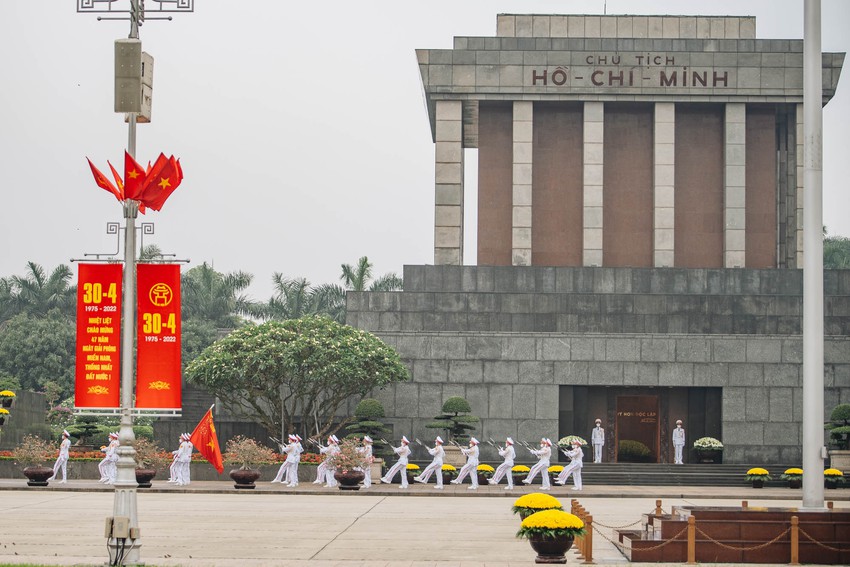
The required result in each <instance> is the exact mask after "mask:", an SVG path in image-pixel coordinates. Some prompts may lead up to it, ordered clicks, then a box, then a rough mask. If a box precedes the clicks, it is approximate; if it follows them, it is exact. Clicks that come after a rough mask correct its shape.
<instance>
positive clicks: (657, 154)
mask: <svg viewBox="0 0 850 567" xmlns="http://www.w3.org/2000/svg"><path fill="white" fill-rule="evenodd" d="M653 141H654V142H653V143H654V151H653V156H654V158H655V163H654V164H653V166H654V168H655V172H654V173H655V175H654V178H655V181H654V183H655V186H654V188H653V197H654V205H653V206H654V213H653V264H652V265H653V266H655V267H656V268H670V267H673V251H674V249H673V245H674V243H675V231H674V227H675V222H676V216H675V209H674V205H675V190H674V189H675V173H676V105H675V104H674V103H672V102H658V103H655V124H654V136H653Z"/></svg>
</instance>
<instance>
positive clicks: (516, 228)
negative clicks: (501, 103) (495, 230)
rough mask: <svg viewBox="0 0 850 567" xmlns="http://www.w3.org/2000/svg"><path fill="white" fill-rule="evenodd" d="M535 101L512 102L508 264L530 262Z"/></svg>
mask: <svg viewBox="0 0 850 567" xmlns="http://www.w3.org/2000/svg"><path fill="white" fill-rule="evenodd" d="M533 134H534V103H533V102H525V101H515V102H514V120H513V138H514V142H513V156H514V163H513V201H512V202H513V208H512V211H511V229H512V230H511V264H512V265H514V266H530V265H531V172H532V161H531V154H532V150H531V147H532V140H533Z"/></svg>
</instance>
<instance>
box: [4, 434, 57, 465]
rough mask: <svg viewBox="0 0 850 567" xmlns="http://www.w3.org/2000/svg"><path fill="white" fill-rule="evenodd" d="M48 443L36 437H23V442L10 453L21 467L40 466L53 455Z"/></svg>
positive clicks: (53, 451)
mask: <svg viewBox="0 0 850 567" xmlns="http://www.w3.org/2000/svg"><path fill="white" fill-rule="evenodd" d="M55 452H56V451H55V449H54V447H53V445H52V444H50V442H48V441H46V440H45V439H42V438H41V437H38V436H37V435H25V436H24V439H23V441H21V442H20V444H18V446H17V447H15V449H14V450H13V451H12V458H13V459H14V460H15V462H16V463H18V464H19V465H21V466H23V467H28V466H32V465H42V464H44V463H45V462H46V461H48V460H50V459H51V458H52V456H53V454H54V453H55Z"/></svg>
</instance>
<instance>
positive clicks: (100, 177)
mask: <svg viewBox="0 0 850 567" xmlns="http://www.w3.org/2000/svg"><path fill="white" fill-rule="evenodd" d="M86 161H88V162H89V167H91V172H92V175H94V182H95V183H97V186H98V187H100V188H101V189H106V190H107V191H109V192H110V193H112V194H113V195H115V198H116V199H118V200H119V201H123V200H124V196H123V195H122V194H121V192H120V191H118V189H116V188H115V185H113V184H112V182H111V181H110V180H109V179H108V178H107V177H106V176H105V175H104V174H103V173H101V171H100V170H99V169H98V168H96V167H95V166H94V164H93V163H92V162H91V160H90V159H89V158H86Z"/></svg>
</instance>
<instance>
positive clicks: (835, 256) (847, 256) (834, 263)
mask: <svg viewBox="0 0 850 567" xmlns="http://www.w3.org/2000/svg"><path fill="white" fill-rule="evenodd" d="M823 267H824V269H833V270H836V269H847V268H850V238H847V237H846V236H829V237H826V238H824V239H823Z"/></svg>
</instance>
